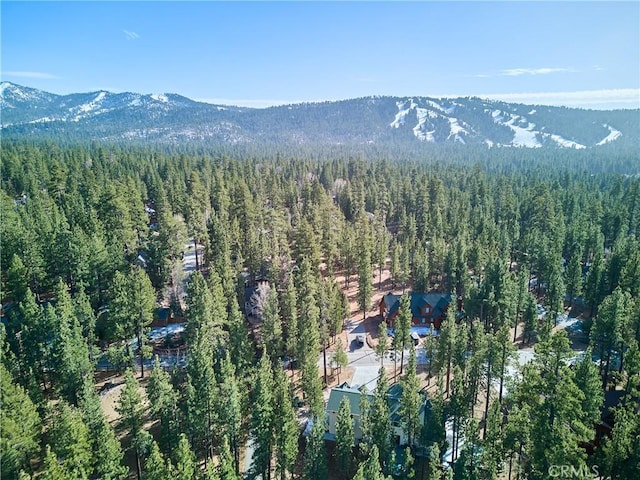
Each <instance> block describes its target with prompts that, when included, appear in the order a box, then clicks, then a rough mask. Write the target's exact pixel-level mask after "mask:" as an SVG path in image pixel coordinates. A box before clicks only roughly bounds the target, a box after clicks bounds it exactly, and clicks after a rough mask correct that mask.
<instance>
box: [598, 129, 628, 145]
mask: <svg viewBox="0 0 640 480" xmlns="http://www.w3.org/2000/svg"><path fill="white" fill-rule="evenodd" d="M602 126H603V127H604V128H607V129H608V130H609V135H607V136H606V137H604V138H603V139H602V140H600V141H599V142H598V143H596V145H598V146H600V145H604V144H605V143H609V142H613V141H614V140H617V139H618V138H620V137H621V136H622V132H620V131H619V130H616V129H615V128H613V127H611V126H609V125H607V124H604V125H602Z"/></svg>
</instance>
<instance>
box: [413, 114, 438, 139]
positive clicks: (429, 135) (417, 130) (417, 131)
mask: <svg viewBox="0 0 640 480" xmlns="http://www.w3.org/2000/svg"><path fill="white" fill-rule="evenodd" d="M416 114H417V116H418V124H417V125H416V126H415V127H413V134H414V135H415V136H416V138H417V139H419V140H424V141H427V142H434V141H435V138H433V133H434V132H435V130H432V131H430V132H424V131H423V130H422V128H423V126H424V124H425V122H426V121H427V118H435V117H437V116H438V114H437V113H435V112H432V111H431V110H428V109H426V108H416Z"/></svg>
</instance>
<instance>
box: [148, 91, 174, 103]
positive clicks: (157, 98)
mask: <svg viewBox="0 0 640 480" xmlns="http://www.w3.org/2000/svg"><path fill="white" fill-rule="evenodd" d="M150 97H151V98H153V99H154V100H155V101H156V102H162V103H169V98H168V97H167V96H166V95H165V94H164V93H152V94H151V95H150Z"/></svg>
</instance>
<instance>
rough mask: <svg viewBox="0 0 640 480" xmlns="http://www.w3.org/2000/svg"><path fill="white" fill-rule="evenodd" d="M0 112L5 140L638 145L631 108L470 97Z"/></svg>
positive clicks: (147, 98)
mask: <svg viewBox="0 0 640 480" xmlns="http://www.w3.org/2000/svg"><path fill="white" fill-rule="evenodd" d="M0 109H1V114H2V117H1V119H2V121H1V125H2V131H3V135H8V136H10V137H16V136H17V137H23V136H27V137H31V138H51V137H55V136H59V135H64V136H65V138H70V139H78V140H79V139H92V140H112V141H126V140H138V141H139V140H150V141H161V142H168V143H179V142H184V141H188V140H195V141H204V142H215V143H230V144H250V143H258V144H259V143H260V142H268V143H273V142H276V143H282V142H284V143H293V144H311V145H313V144H330V145H331V144H352V145H358V144H381V145H382V144H387V145H389V144H391V145H393V144H398V142H399V143H403V144H460V145H463V144H464V145H484V146H486V147H526V148H541V147H554V148H571V149H585V148H596V147H602V146H603V145H608V144H617V145H638V144H640V138H639V137H640V133H639V131H640V130H639V125H640V122H639V117H640V115H639V111H638V110H614V111H596V110H582V109H570V108H565V107H549V106H539V105H538V106H532V105H521V104H513V103H505V102H498V101H490V100H483V99H480V98H474V97H471V98H470V97H465V98H455V99H448V98H428V97H412V98H406V97H405V98H397V97H367V98H359V99H353V100H343V101H338V102H321V103H303V104H295V105H288V106H280V107H271V108H266V109H251V108H240V107H233V106H225V105H211V104H207V103H202V102H196V101H193V100H190V99H188V98H186V97H183V96H180V95H176V94H169V93H162V94H150V95H142V94H138V93H111V92H106V91H98V92H91V93H75V94H70V95H55V94H52V93H48V92H44V91H41V90H37V89H33V88H29V87H23V86H20V85H16V84H13V83H9V82H3V83H1V84H0Z"/></svg>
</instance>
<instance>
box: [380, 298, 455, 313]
mask: <svg viewBox="0 0 640 480" xmlns="http://www.w3.org/2000/svg"><path fill="white" fill-rule="evenodd" d="M400 298H401V296H400V295H394V294H392V293H388V294H387V295H385V296H384V297H382V301H384V304H385V305H386V307H387V317H389V316H393V315H395V313H396V312H397V311H398V309H399V308H400ZM409 299H410V301H411V314H412V316H413V317H414V318H421V317H424V315H423V314H422V307H423V306H424V305H425V304H429V305H430V306H431V308H432V309H433V310H432V311H431V314H430V316H431V317H432V318H435V317H439V316H440V315H442V314H443V313H444V310H445V308H446V307H447V305H449V302H451V294H450V293H421V292H411V293H410V294H409Z"/></svg>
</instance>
